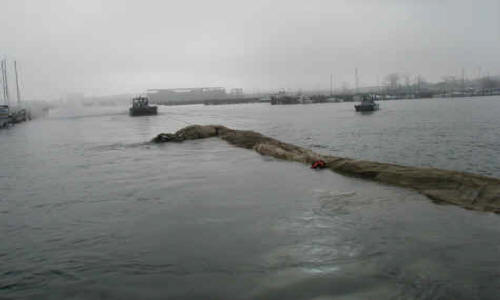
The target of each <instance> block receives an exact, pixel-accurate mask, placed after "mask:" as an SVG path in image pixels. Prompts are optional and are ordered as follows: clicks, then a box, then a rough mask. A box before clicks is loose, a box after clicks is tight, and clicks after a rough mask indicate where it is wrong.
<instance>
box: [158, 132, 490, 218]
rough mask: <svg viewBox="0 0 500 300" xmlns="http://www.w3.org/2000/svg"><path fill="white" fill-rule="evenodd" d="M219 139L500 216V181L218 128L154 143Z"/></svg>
mask: <svg viewBox="0 0 500 300" xmlns="http://www.w3.org/2000/svg"><path fill="white" fill-rule="evenodd" d="M210 137H219V138H221V139H223V140H225V141H226V142H228V143H230V144H232V145H235V146H238V147H242V148H246V149H253V150H255V151H257V152H258V153H260V154H262V155H268V156H273V157H275V158H279V159H283V160H288V161H295V162H301V163H307V164H311V163H313V162H315V161H317V160H323V161H324V162H325V163H326V168H329V169H331V170H332V171H336V172H339V173H342V174H346V175H350V176H356V177H361V178H366V179H370V180H374V181H377V182H381V183H385V184H391V185H395V186H401V187H405V188H412V189H415V190H417V191H418V192H420V193H422V194H424V195H426V196H427V197H428V198H430V199H431V200H433V201H434V202H436V203H447V204H454V205H458V206H461V207H463V208H466V209H471V210H477V211H490V212H495V213H500V179H498V178H492V177H486V176H482V175H476V174H471V173H466V172H458V171H450V170H443V169H436V168H419V167H409V166H401V165H396V164H387V163H379V162H372V161H364V160H355V159H350V158H343V157H337V156H331V155H323V154H319V153H316V152H313V151H312V150H309V149H305V148H302V147H299V146H296V145H292V144H288V143H284V142H281V141H279V140H276V139H273V138H270V137H267V136H265V135H262V134H260V133H258V132H254V131H246V130H235V129H230V128H227V127H225V126H221V125H191V126H187V127H185V128H182V129H180V130H178V131H177V132H175V133H161V134H159V135H158V136H156V137H155V138H153V140H152V142H153V143H167V142H182V141H185V140H194V139H203V138H210Z"/></svg>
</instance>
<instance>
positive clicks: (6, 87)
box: [2, 58, 10, 105]
mask: <svg viewBox="0 0 500 300" xmlns="http://www.w3.org/2000/svg"><path fill="white" fill-rule="evenodd" d="M2 83H3V84H2V87H3V99H4V102H5V104H6V105H9V102H10V101H9V84H8V82H7V60H6V59H5V58H4V59H3V60H2Z"/></svg>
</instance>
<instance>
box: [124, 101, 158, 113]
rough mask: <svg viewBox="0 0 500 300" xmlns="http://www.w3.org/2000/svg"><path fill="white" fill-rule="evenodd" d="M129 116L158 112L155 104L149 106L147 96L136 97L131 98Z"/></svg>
mask: <svg viewBox="0 0 500 300" xmlns="http://www.w3.org/2000/svg"><path fill="white" fill-rule="evenodd" d="M129 114H130V115H131V116H150V115H156V114H158V107H157V106H150V105H149V99H148V98H147V97H136V98H133V99H132V107H130V109H129Z"/></svg>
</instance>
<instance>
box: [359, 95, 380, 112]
mask: <svg viewBox="0 0 500 300" xmlns="http://www.w3.org/2000/svg"><path fill="white" fill-rule="evenodd" d="M354 108H355V109H356V111H361V112H363V111H375V110H378V109H379V106H378V104H377V103H375V99H374V98H373V97H370V96H365V97H363V100H361V104H357V105H354Z"/></svg>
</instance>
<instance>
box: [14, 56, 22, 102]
mask: <svg viewBox="0 0 500 300" xmlns="http://www.w3.org/2000/svg"><path fill="white" fill-rule="evenodd" d="M14 71H15V72H16V88H17V105H19V104H21V93H20V92H19V79H18V74H17V62H16V61H14Z"/></svg>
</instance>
